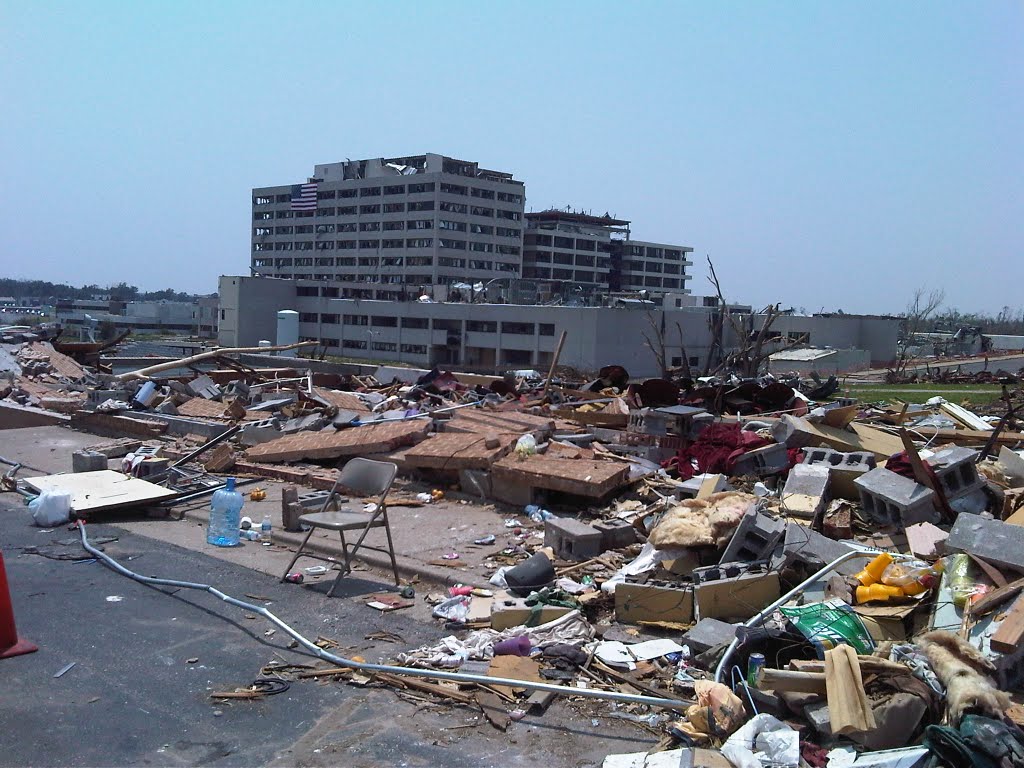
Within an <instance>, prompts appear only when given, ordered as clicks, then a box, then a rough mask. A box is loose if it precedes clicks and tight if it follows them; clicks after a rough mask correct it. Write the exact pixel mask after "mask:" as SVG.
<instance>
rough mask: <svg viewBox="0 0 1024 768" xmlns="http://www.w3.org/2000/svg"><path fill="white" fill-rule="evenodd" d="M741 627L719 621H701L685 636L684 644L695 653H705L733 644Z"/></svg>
mask: <svg viewBox="0 0 1024 768" xmlns="http://www.w3.org/2000/svg"><path fill="white" fill-rule="evenodd" d="M738 626H739V625H737V624H730V623H729V622H727V621H721V620H719V619H701V620H700V621H698V622H697V623H696V624H694V625H693V627H692V628H691V629H690V630H689V631H688V632H686V634H684V635H683V643H685V644H686V645H688V646H690V650H691V651H693V652H694V653H704V651H707V650H709V649H711V648H714V647H716V646H719V645H725V644H726V643H731V642H732V641H733V639H734V638H735V637H736V630H737V628H738Z"/></svg>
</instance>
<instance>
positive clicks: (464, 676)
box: [78, 521, 692, 710]
mask: <svg viewBox="0 0 1024 768" xmlns="http://www.w3.org/2000/svg"><path fill="white" fill-rule="evenodd" d="M85 527H86V526H85V524H84V523H82V522H81V521H79V523H78V529H79V531H80V532H81V534H82V546H83V547H84V548H85V550H86V552H88V553H89V554H90V555H92V556H93V557H95V558H97V559H98V560H101V561H102V562H103V563H104V564H105V565H107V566H108V567H109V568H111V569H113V570H115V571H117V572H118V573H120V574H121V575H122V576H127V577H128V578H130V579H133V580H135V581H138V582H140V583H142V584H150V585H153V586H157V587H178V588H180V589H198V590H199V591H201V592H208V593H209V594H211V595H213V596H214V597H217V598H219V599H221V600H223V601H224V602H226V603H229V604H230V605H234V606H237V607H238V608H242V609H244V610H247V611H252V612H253V613H258V614H259V615H261V616H263V617H264V618H265V619H267V621H269V622H270V623H272V624H274V625H275V626H276V627H279V628H280V629H282V630H283V631H285V632H287V633H288V635H290V636H291V637H292V638H294V639H295V640H296V641H297V642H298V643H299V644H300V645H302V646H303V647H304V648H305V649H306V650H308V651H309V652H310V653H312V654H313V655H315V656H317V657H319V658H321V659H324V660H325V661H329V662H331V663H333V664H337V665H338V666H339V667H347V668H349V669H353V670H360V671H363V672H386V673H388V674H391V675H402V676H405V677H423V678H427V679H430V680H451V681H453V682H456V683H475V684H479V685H505V686H510V687H515V688H525V689H528V690H531V691H545V692H547V693H555V694H562V695H563V696H580V697H583V698H588V699H605V700H607V701H624V702H629V703H632V704H647V705H648V706H651V707H658V708H661V709H675V710H684V709H686V708H687V707H688V706H690V704H691V703H692V702H688V701H682V700H680V699H668V698H659V697H657V696H640V695H635V694H630V693H619V692H618V691H599V690H595V689H592V688H569V687H566V686H562V685H553V684H551V683H537V682H532V681H530V680H517V679H512V678H507V677H491V676H490V675H472V674H468V673H464V672H441V671H438V670H433V669H418V668H415V667H397V666H392V665H390V664H369V663H367V662H362V661H355V660H353V659H347V658H345V657H344V656H337V655H335V654H333V653H330V652H328V651H325V650H324V649H323V648H320V647H319V646H318V645H316V644H315V643H313V642H312V641H311V640H309V639H307V638H306V637H304V636H303V635H301V634H299V632H297V631H296V630H294V629H292V628H291V627H290V626H288V625H287V624H286V623H285V622H284V621H282V620H281V619H279V618H278V617H277V616H275V615H274V614H273V613H271V612H270V611H268V610H267V609H266V608H264V607H263V606H262V605H253V604H252V603H247V602H245V601H244V600H239V599H237V598H234V597H231V595H226V594H224V593H223V592H221V591H220V590H219V589H216V588H215V587H213V586H211V585H209V584H199V583H197V582H192V581H178V580H177V579H158V578H155V577H153V576H143V575H141V574H138V573H135V571H130V570H128V569H127V568H125V567H124V566H123V565H121V564H120V563H118V562H117V561H116V560H114V559H113V558H112V557H110V555H107V554H105V553H104V552H101V551H100V550H98V549H96V548H95V547H94V546H92V544H90V543H89V537H88V535H86V532H85Z"/></svg>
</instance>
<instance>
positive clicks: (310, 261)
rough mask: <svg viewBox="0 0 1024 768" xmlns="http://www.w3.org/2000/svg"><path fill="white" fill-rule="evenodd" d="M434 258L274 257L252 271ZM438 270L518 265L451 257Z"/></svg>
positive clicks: (257, 262)
mask: <svg viewBox="0 0 1024 768" xmlns="http://www.w3.org/2000/svg"><path fill="white" fill-rule="evenodd" d="M433 265H434V257H432V256H405V257H402V256H396V257H388V256H384V257H377V256H360V257H358V258H357V257H355V256H339V257H337V258H333V257H326V258H325V257H317V258H315V259H314V258H312V257H303V256H298V257H277V258H273V259H253V262H252V266H253V268H254V269H261V268H263V269H265V268H267V267H275V268H277V267H335V266H337V267H367V268H370V269H380V268H383V267H432V266H433ZM437 266H439V267H459V268H461V269H465V268H466V267H469V269H480V270H486V271H491V270H495V269H496V270H498V271H501V272H515V271H516V269H518V265H517V264H516V263H514V262H506V261H490V260H488V259H462V258H457V257H451V256H439V257H438V258H437Z"/></svg>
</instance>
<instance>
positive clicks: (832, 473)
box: [802, 448, 876, 501]
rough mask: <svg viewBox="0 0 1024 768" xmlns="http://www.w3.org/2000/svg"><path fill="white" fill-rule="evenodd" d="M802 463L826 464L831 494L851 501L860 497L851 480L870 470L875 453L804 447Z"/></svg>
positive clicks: (874, 463)
mask: <svg viewBox="0 0 1024 768" xmlns="http://www.w3.org/2000/svg"><path fill="white" fill-rule="evenodd" d="M802 463H803V464H807V465H810V466H819V465H821V466H827V467H828V468H829V478H830V480H829V485H830V487H831V495H832V496H838V497H840V498H843V499H850V500H851V501H853V500H857V499H858V498H859V497H860V494H859V492H858V491H857V486H855V485H854V484H853V481H854V480H856V479H857V478H858V477H860V476H861V475H863V474H865V473H867V472H870V471H871V470H872V469H874V468H875V465H876V461H875V455H874V454H873V453H871V452H869V451H850V452H847V453H843V452H842V451H836V450H833V449H832V448H805V449H804V458H803V462H802Z"/></svg>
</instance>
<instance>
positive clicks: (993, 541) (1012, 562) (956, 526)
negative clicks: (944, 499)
mask: <svg viewBox="0 0 1024 768" xmlns="http://www.w3.org/2000/svg"><path fill="white" fill-rule="evenodd" d="M946 550H947V551H948V552H968V553H970V554H972V555H977V556H978V557H980V558H982V559H984V560H988V561H989V562H992V563H994V564H995V565H1003V566H1006V567H1007V568H1013V569H1014V570H1017V571H1024V526H1020V525H1011V524H1010V523H1004V522H1002V521H1001V520H989V519H987V518H984V517H982V516H981V515H960V516H959V517H958V518H957V519H956V522H955V523H953V528H952V529H951V530H950V532H949V538H948V539H946Z"/></svg>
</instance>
